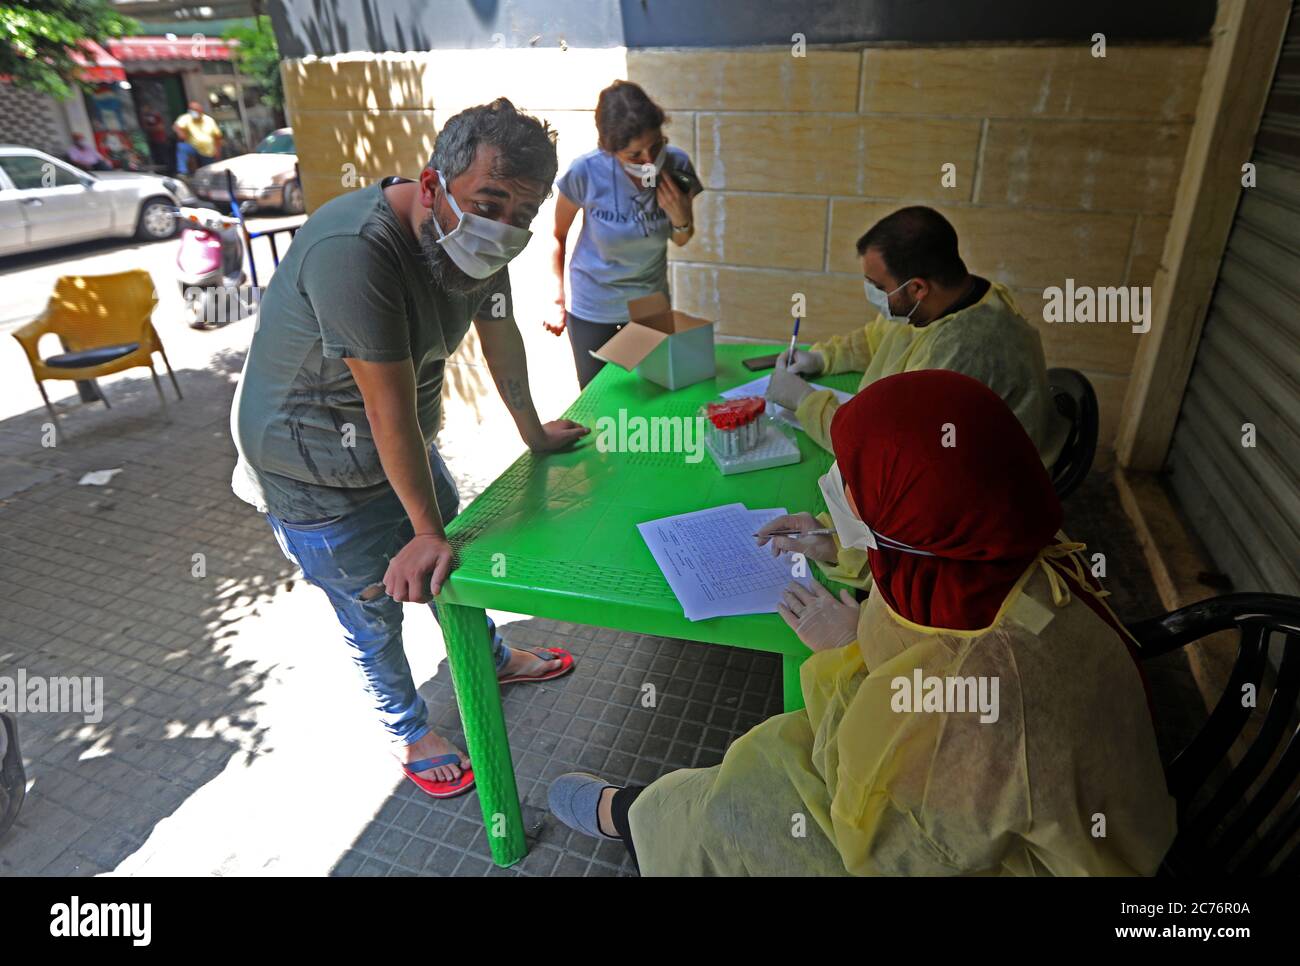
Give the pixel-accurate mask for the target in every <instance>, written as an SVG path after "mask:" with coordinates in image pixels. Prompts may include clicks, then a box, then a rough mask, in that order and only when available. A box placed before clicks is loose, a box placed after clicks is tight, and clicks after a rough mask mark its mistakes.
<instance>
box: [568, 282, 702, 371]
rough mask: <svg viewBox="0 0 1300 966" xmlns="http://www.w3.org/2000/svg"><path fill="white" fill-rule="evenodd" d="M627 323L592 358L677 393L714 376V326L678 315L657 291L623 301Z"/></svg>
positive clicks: (698, 319) (688, 316) (686, 315)
mask: <svg viewBox="0 0 1300 966" xmlns="http://www.w3.org/2000/svg"><path fill="white" fill-rule="evenodd" d="M627 314H628V319H629V320H630V321H629V322H628V324H627V325H625V326H623V328H622V329H620V330H619V331H618V332H617V333H616V334H615V336H614V337H613V338H612V339H610V340H609V341H608V342H606V343H605V344H604V345H602V346H601V347H600V348H599V349H592V350H591V354H592V355H593V356H595V357H596V358H597V359H602V360H604V361H605V362H612V363H613V364H614V365H616V366H620V367H622V368H624V369H626V370H628V371H629V372H631V371H632V370H634V369H635V370H636V372H637V374H638V375H639V376H641V378H643V379H649V380H650V381H651V382H654V383H658V384H659V385H661V386H664V387H666V388H668V389H681V388H682V387H683V386H690V385H693V384H694V383H697V382H702V381H704V380H705V379H709V378H712V377H713V375H714V374H715V373H716V372H717V363H716V361H715V359H714V357H713V323H712V322H710V321H709V320H708V319H701V318H697V317H696V316H694V315H688V314H686V313H685V312H678V311H677V310H676V309H674V308H673V307H672V305H671V304H670V303H669V301H668V296H666V295H664V294H662V293H656V294H654V295H647V296H646V297H645V298H640V299H633V300H632V301H631V302H628V303H627Z"/></svg>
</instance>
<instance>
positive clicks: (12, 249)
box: [0, 144, 190, 255]
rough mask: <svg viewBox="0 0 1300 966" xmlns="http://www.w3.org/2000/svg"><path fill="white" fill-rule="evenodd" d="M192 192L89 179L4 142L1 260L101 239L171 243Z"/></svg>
mask: <svg viewBox="0 0 1300 966" xmlns="http://www.w3.org/2000/svg"><path fill="white" fill-rule="evenodd" d="M189 195H190V193H189V191H188V190H186V188H185V186H184V185H183V184H181V183H180V182H179V181H177V180H176V179H174V178H164V177H160V176H159V175H153V174H137V173H135V172H133V171H96V172H94V173H93V174H92V173H91V172H89V171H82V170H81V169H80V168H78V167H76V166H75V165H71V164H68V162H66V161H60V160H59V159H58V158H56V157H53V156H51V155H48V154H45V153H44V152H43V151H37V150H36V149H35V148H24V147H17V146H14V145H11V144H0V255H16V254H18V253H19V252H31V251H36V250H38V249H42V248H53V247H54V246H56V245H68V244H72V243H73V242H83V241H92V240H94V239H96V238H112V237H119V238H130V237H132V236H134V237H136V238H142V239H144V240H146V241H159V240H161V239H164V238H170V237H171V236H172V235H173V234H175V232H176V225H177V221H176V208H177V206H179V205H180V204H181V203H182V202H183V201H185V200H187V199H188V198H189Z"/></svg>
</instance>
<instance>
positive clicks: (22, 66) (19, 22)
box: [0, 0, 139, 98]
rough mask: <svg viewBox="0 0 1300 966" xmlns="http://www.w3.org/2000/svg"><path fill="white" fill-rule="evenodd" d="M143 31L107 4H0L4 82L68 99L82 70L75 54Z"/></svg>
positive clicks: (62, 0) (24, 0) (68, 0)
mask: <svg viewBox="0 0 1300 966" xmlns="http://www.w3.org/2000/svg"><path fill="white" fill-rule="evenodd" d="M138 29H139V24H137V23H136V21H134V20H132V19H131V18H130V17H124V16H122V15H121V14H119V13H117V12H116V11H114V10H113V9H112V7H111V6H110V5H109V4H108V2H107V0H21V2H20V3H0V77H4V78H6V79H7V80H8V81H9V82H10V83H12V84H13V85H14V86H16V87H22V88H26V89H27V90H34V91H40V92H42V93H45V94H53V95H54V96H55V97H58V98H66V97H68V96H69V95H71V94H72V92H73V87H74V85H76V86H79V87H84V86H86V85H85V84H84V82H82V81H80V80H79V79H78V77H77V71H78V67H79V65H78V64H77V62H76V61H75V60H73V58H72V54H73V51H76V50H77V48H78V47H79V46H80V45H81V43H82V42H83V41H86V40H94V41H97V42H98V41H104V40H108V39H109V38H110V37H122V36H126V35H127V34H130V33H132V32H134V31H136V30H138Z"/></svg>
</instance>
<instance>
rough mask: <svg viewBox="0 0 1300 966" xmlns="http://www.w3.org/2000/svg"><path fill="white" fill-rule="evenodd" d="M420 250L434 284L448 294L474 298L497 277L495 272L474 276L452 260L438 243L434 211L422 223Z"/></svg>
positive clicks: (485, 289)
mask: <svg viewBox="0 0 1300 966" xmlns="http://www.w3.org/2000/svg"><path fill="white" fill-rule="evenodd" d="M420 251H421V253H422V254H423V255H424V264H425V267H426V268H428V269H429V275H430V276H431V277H432V278H433V284H434V285H436V286H438V288H440V289H442V290H443V291H444V292H446V293H447V294H448V295H463V296H465V297H466V298H470V299H472V298H473V297H474V296H476V295H482V294H483V293H484V292H486V291H487V290H488V289H489V288H491V287H492V282H493V280H494V279H495V278H496V273H495V272H493V273H492V274H491V275H489V276H488V277H487V278H473V277H472V276H469V275H466V274H465V272H464V271H463V270H462V269H461V267H460V266H459V265H457V264H456V263H455V262H454V261H452V260H451V256H450V255H448V254H447V249H445V248H443V247H442V246H441V245H439V244H438V230H437V229H436V228H434V227H433V212H432V211H430V212H429V214H428V215H427V216H426V217H425V219H424V221H422V222H421V223H420Z"/></svg>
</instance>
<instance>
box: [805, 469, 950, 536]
mask: <svg viewBox="0 0 1300 966" xmlns="http://www.w3.org/2000/svg"><path fill="white" fill-rule="evenodd" d="M817 485H818V486H819V487H821V491H822V496H824V497H825V498H826V509H827V510H828V511H829V512H830V515H831V523H833V524H835V534H836V536H838V537H839V539H840V546H841V547H854V548H856V549H858V550H879V549H881V548H882V547H883V548H884V549H886V550H901V551H903V552H904V553H912V554H916V555H917V556H920V557H933V556H934V554H932V553H930V551H928V550H917V549H915V548H914V547H909V546H908V545H907V544H905V543H899V542H898V541H897V540H891V539H890V538H889V537H886V536H883V535H881V534H878V533H876V532H875V531H873V530H872V529H871V528H870V527H869V526H867V525H866V524H865V523H863V522H862V521H861V520H859V519H858V518H857V516H856V515H855V514H854V513H853V509H852V507H850V506H849V501H848V498H847V497H846V496H845V495H844V477H842V476H840V464H839V463H838V462H835V463H832V464H831V468H830V472H828V473H827V474H826V475H825V476H823V477H821V478H819V479H818V480H817Z"/></svg>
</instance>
